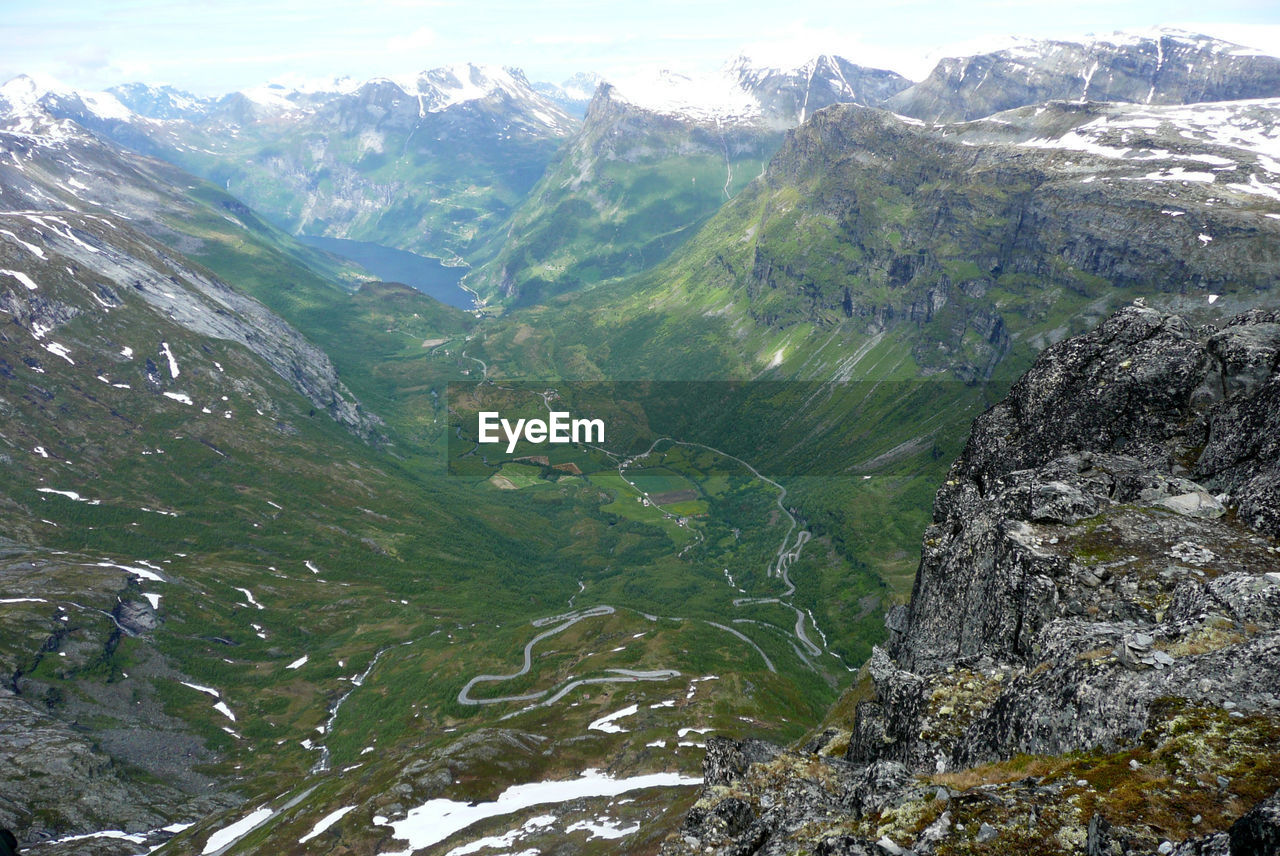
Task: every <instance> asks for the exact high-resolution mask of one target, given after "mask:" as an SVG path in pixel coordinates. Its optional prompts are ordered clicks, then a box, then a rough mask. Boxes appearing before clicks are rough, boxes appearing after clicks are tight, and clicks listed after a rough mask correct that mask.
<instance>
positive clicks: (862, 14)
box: [0, 0, 1280, 94]
mask: <svg viewBox="0 0 1280 856" xmlns="http://www.w3.org/2000/svg"><path fill="white" fill-rule="evenodd" d="M0 21H2V22H3V23H0V44H2V45H3V49H2V50H3V53H2V54H0V79H5V80H7V79H8V78H10V77H12V76H14V75H16V74H20V73H37V74H43V75H47V76H51V77H54V78H57V79H59V80H62V81H63V82H65V83H67V84H69V85H72V86H75V87H80V88H88V89H101V88H106V87H108V86H111V85H114V84H117V83H122V82H125V81H132V80H142V81H146V82H150V83H172V84H174V85H177V86H180V87H182V88H185V89H189V90H192V91H194V92H198V93H201V94H217V93H223V92H228V91H232V90H235V89H241V88H245V87H248V86H253V85H256V84H259V83H262V82H265V81H268V80H290V79H299V78H302V79H306V78H332V77H336V76H343V75H350V76H352V77H356V78H359V79H365V78H369V77H373V76H377V75H396V74H408V73H412V72H416V71H421V70H424V69H428V68H434V67H436V66H439V65H445V64H448V63H455V62H468V61H470V62H477V63H493V64H498V65H509V66H516V67H519V68H522V69H524V70H525V72H526V73H527V74H528V76H529V77H530V79H532V80H549V81H553V82H560V81H561V80H563V79H565V78H566V77H568V76H569V75H570V74H572V73H574V72H576V71H596V72H599V73H602V74H604V75H605V76H606V77H627V76H630V75H632V74H635V73H637V72H638V71H643V70H645V69H651V68H654V67H661V68H673V69H678V70H682V71H700V70H705V69H709V68H712V67H715V66H718V65H720V64H721V63H723V62H724V61H725V60H726V59H728V58H730V57H732V56H734V55H736V54H737V53H739V52H740V51H742V50H743V49H746V50H747V51H748V52H749V53H753V54H756V55H768V56H775V55H781V56H784V57H785V56H789V57H795V58H797V59H798V58H800V57H803V56H806V55H813V54H816V53H820V52H830V53H838V54H840V55H841V56H844V57H846V58H847V59H850V60H852V61H854V62H857V63H860V64H863V65H873V66H880V67H886V68H893V69H894V70H896V71H899V72H901V73H903V74H906V75H907V76H909V77H913V78H916V79H918V78H919V77H921V76H923V75H924V74H925V73H927V71H928V69H929V68H930V67H931V66H932V64H933V61H935V60H936V59H937V58H938V57H939V56H941V55H945V54H948V53H963V52H964V51H965V50H966V49H968V48H973V47H976V46H981V45H982V44H984V43H988V42H990V41H991V40H992V39H995V38H998V37H1002V36H1007V35H1019V36H1032V37H1041V36H1069V35H1073V34H1074V35H1080V34H1084V33H1090V32H1092V33H1110V32H1113V31H1115V30H1118V29H1135V28H1145V27H1152V26H1158V25H1169V26H1180V27H1183V28H1186V29H1192V30H1197V31H1201V32H1207V33H1210V34H1212V35H1217V36H1220V37H1224V38H1228V39H1232V40H1234V41H1240V42H1243V43H1245V44H1249V45H1251V46H1254V47H1259V48H1263V49H1265V50H1267V51H1269V52H1272V53H1276V54H1278V55H1280V2H1276V0H1217V2H1214V3H1212V4H1206V3H1204V2H1203V0H1196V2H1190V0H1141V2H1121V1H1120V0H1070V1H1069V2H1059V3H1052V4H1051V3H1047V2H1044V0H971V2H945V0H878V2H864V0H853V2H850V0H788V2H785V3H783V2H753V0H642V2H589V0H466V2H463V0H383V2H368V3H350V2H348V3H338V2H334V0H198V2H190V0H114V2H111V3H104V2H102V0H46V2H32V0H0Z"/></svg>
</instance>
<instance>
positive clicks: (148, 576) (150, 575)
mask: <svg viewBox="0 0 1280 856" xmlns="http://www.w3.org/2000/svg"><path fill="white" fill-rule="evenodd" d="M42 490H43V488H42ZM56 492H57V493H61V492H62V491H56ZM93 501H94V502H97V501H98V500H96V499H95V500H93ZM97 566H98V567H99V568H119V569H120V570H122V571H128V572H129V573H131V574H133V575H134V576H136V577H141V578H142V579H144V580H150V581H151V582H153V583H165V582H168V580H166V579H165V578H164V577H162V576H160V575H159V574H157V573H155V572H154V571H148V570H146V569H145V568H135V567H134V566H133V565H117V564H116V563H115V562H98V565H97Z"/></svg>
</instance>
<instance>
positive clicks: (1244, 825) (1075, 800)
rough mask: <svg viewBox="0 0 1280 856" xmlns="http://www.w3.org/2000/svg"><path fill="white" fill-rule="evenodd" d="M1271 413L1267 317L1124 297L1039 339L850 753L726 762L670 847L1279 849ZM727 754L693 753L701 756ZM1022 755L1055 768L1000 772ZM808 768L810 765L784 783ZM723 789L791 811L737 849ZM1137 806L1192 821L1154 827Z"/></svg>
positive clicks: (901, 623)
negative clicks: (1247, 763)
mask: <svg viewBox="0 0 1280 856" xmlns="http://www.w3.org/2000/svg"><path fill="white" fill-rule="evenodd" d="M1277 426H1280V324H1278V323H1277V315H1276V313H1273V312H1264V311H1254V312H1250V313H1248V314H1246V315H1243V316H1240V317H1238V318H1236V319H1234V320H1232V321H1231V322H1230V323H1229V324H1227V325H1226V326H1225V327H1224V328H1223V329H1221V330H1217V329H1213V328H1203V329H1199V330H1197V329H1193V328H1192V327H1191V326H1190V325H1188V324H1187V323H1186V322H1185V321H1183V320H1182V319H1181V318H1179V317H1177V316H1172V315H1165V314H1162V313H1159V312H1155V311H1153V310H1150V309H1147V308H1145V307H1142V306H1132V307H1129V308H1126V309H1124V310H1122V311H1120V312H1119V313H1117V314H1116V315H1114V316H1113V317H1112V318H1110V319H1109V320H1107V321H1106V322H1104V323H1103V324H1102V325H1101V326H1099V327H1098V328H1097V329H1096V330H1094V331H1093V332H1091V333H1088V334H1085V335H1081V336H1078V337H1076V338H1073V339H1069V340H1066V341H1064V342H1061V343H1059V344H1058V345H1056V346H1053V347H1051V348H1050V349H1048V350H1047V351H1046V352H1045V353H1044V354H1043V355H1042V356H1041V357H1040V359H1039V360H1037V362H1036V363H1035V365H1034V366H1033V367H1032V368H1031V369H1030V370H1029V371H1028V372H1027V373H1026V375H1025V376H1024V377H1023V378H1022V379H1021V380H1019V381H1018V382H1017V383H1016V384H1015V385H1014V386H1013V388H1012V389H1011V391H1010V393H1009V395H1008V396H1007V397H1006V399H1005V400H1004V401H1002V402H1001V403H1000V404H998V405H996V406H995V407H993V408H991V409H990V410H989V411H988V412H986V413H985V414H983V415H982V416H980V417H979V418H978V419H977V420H976V421H975V423H974V427H973V431H972V435H971V437H970V439H969V442H968V444H967V446H966V447H965V450H964V452H963V454H962V455H961V456H960V458H959V459H958V460H957V461H956V462H955V463H954V464H953V465H952V467H951V470H950V472H949V473H948V478H947V480H946V483H945V484H944V485H943V486H942V488H941V489H940V490H939V491H938V494H937V497H936V500H935V507H934V520H933V524H932V525H931V526H930V527H929V529H928V530H927V531H926V533H925V537H924V549H923V554H922V559H921V563H920V569H919V572H918V575H917V578H916V583H915V588H914V591H913V593H912V598H911V604H910V607H909V608H908V609H906V610H902V609H898V610H895V611H893V612H891V613H890V615H889V616H888V617H887V624H888V626H889V630H890V634H889V640H888V643H887V645H886V647H885V648H883V649H881V648H877V649H876V650H875V652H874V653H873V655H872V657H871V659H870V661H869V663H868V665H867V668H866V675H867V680H868V682H869V683H870V684H871V687H872V688H873V691H872V693H871V695H872V697H871V698H869V699H867V700H865V701H862V702H861V703H859V704H858V706H857V708H856V716H855V718H854V721H853V722H851V723H849V724H848V725H849V727H850V732H851V733H850V735H849V741H848V750H847V753H846V754H845V756H844V758H840V759H836V758H826V757H822V756H820V755H819V756H814V755H812V754H805V753H786V752H784V753H779V754H777V755H775V756H772V757H770V756H769V754H768V753H765V752H760V751H759V750H753V754H754V755H755V756H756V757H759V758H761V760H760V761H759V762H756V763H754V764H750V765H748V767H747V769H746V770H745V771H743V772H742V773H740V774H736V775H731V776H727V777H726V776H725V775H724V774H723V773H719V772H718V773H717V775H716V776H715V777H714V780H713V777H712V776H710V775H709V776H708V785H709V790H708V792H707V794H706V795H705V796H704V798H703V799H702V800H701V801H700V802H699V803H698V808H697V809H696V810H695V813H694V814H691V815H690V818H689V821H688V822H687V823H686V826H685V828H684V829H683V830H682V833H681V834H682V837H681V838H680V839H679V840H678V841H675V840H673V843H669V846H668V849H667V851H666V852H667V853H668V854H674V853H680V852H687V851H685V850H683V849H682V846H681V845H680V842H685V844H688V842H689V841H697V842H698V843H699V846H700V847H702V846H705V845H707V844H711V845H712V850H713V852H744V853H750V852H760V853H773V852H778V853H783V852H787V853H790V852H825V851H820V850H819V849H818V845H817V844H816V843H815V842H816V841H817V840H818V838H821V830H822V829H824V828H835V827H838V826H840V825H841V824H843V826H844V834H846V835H848V834H850V833H851V832H852V833H856V834H854V838H855V839H857V840H858V843H857V844H856V846H857V847H865V848H872V847H873V846H874V847H875V848H879V849H878V850H872V849H868V852H882V853H883V852H890V853H892V852H899V851H901V852H906V851H907V850H911V851H912V852H915V853H927V852H933V850H934V849H935V848H936V847H938V846H939V845H940V844H941V843H942V842H946V844H947V852H969V849H970V848H978V849H979V850H980V849H981V848H982V847H983V846H987V845H990V846H995V845H996V844H999V845H1000V846H1001V847H1005V848H1013V849H1012V850H1010V852H1018V848H1019V847H1021V846H1030V842H1031V841H1032V840H1035V839H1037V836H1038V837H1040V838H1044V837H1045V834H1044V833H1043V832H1042V831H1040V829H1041V825H1042V824H1045V823H1049V824H1054V825H1055V826H1054V828H1053V829H1051V830H1050V832H1051V833H1052V835H1050V836H1049V839H1050V843H1049V844H1047V845H1045V846H1047V847H1048V848H1049V849H1047V850H1044V851H1043V852H1064V853H1067V852H1090V853H1093V852H1097V853H1107V854H1126V853H1134V854H1136V853H1144V854H1146V853H1153V852H1157V851H1158V852H1161V853H1171V852H1177V853H1226V852H1228V850H1227V849H1226V848H1227V838H1228V831H1229V834H1230V851H1229V852H1231V853H1233V854H1234V853H1237V852H1239V853H1266V852H1272V853H1274V852H1275V850H1274V843H1269V842H1273V841H1274V838H1268V836H1274V835H1275V834H1276V829H1277V812H1276V806H1277V805H1280V803H1276V799H1277V798H1278V797H1275V796H1271V794H1273V792H1274V791H1275V787H1276V784H1277V781H1276V771H1277V770H1280V755H1277V753H1276V750H1275V748H1274V746H1269V745H1268V744H1267V741H1269V740H1272V739H1273V737H1274V736H1275V735H1277V734H1280V699H1278V698H1277V696H1276V694H1275V693H1276V687H1277V686H1280V547H1277V543H1276V542H1277V538H1278V537H1280V520H1278V519H1277V517H1276V513H1277V512H1276V509H1277V508H1280V492H1278V486H1280V431H1277ZM1264 734H1265V735H1271V736H1268V737H1261V735H1264ZM1259 740H1261V741H1262V742H1258V741H1259ZM825 742H827V741H824V743H825ZM1215 746H1216V747H1218V748H1216V749H1215V748H1213V747H1215ZM1069 753H1074V754H1069ZM1231 753H1236V754H1237V755H1239V754H1240V753H1244V754H1249V753H1257V757H1256V759H1255V760H1254V761H1251V764H1254V765H1255V766H1252V767H1250V768H1249V769H1244V768H1241V767H1238V766H1235V765H1234V763H1233V762H1232V760H1231V758H1232V757H1234V756H1233V755H1232V754H1231ZM742 754H743V750H742V749H735V750H733V751H729V750H727V749H726V748H725V747H724V746H720V745H718V744H717V745H715V746H714V747H713V746H712V745H711V744H709V745H708V769H714V770H717V771H719V770H721V769H722V768H725V765H726V763H728V762H729V761H731V760H732V759H740V758H741V757H742ZM1017 758H1041V759H1045V760H1044V761H1042V762H1040V763H1039V767H1035V766H1034V765H1032V769H1033V770H1038V772H1036V773H1035V774H1033V775H1027V776H1025V777H1024V778H1019V777H1017V776H1008V775H1007V774H1003V773H1001V772H999V771H1000V770H1003V769H1004V766H1002V765H1010V764H1014V765H1015V767H1014V769H1016V768H1017V766H1016V763H1015V759H1017ZM800 759H804V762H805V763H807V764H808V772H806V773H799V774H797V773H794V772H788V771H789V770H797V769H801V768H803V767H804V764H802V763H801V760H800ZM1049 759H1059V760H1057V761H1051V760H1049ZM1067 759H1070V760H1067ZM1019 763H1024V764H1025V763H1027V762H1019ZM1055 764H1056V766H1055ZM1160 765H1163V766H1160ZM738 766H740V764H738V765H734V764H732V763H729V764H728V768H729V769H732V770H736V769H737V768H738ZM1149 767H1159V769H1151V770H1150V771H1149ZM814 770H819V771H820V772H814ZM1102 770H1110V771H1113V772H1107V773H1106V775H1105V778H1104V776H1103V774H1102V772H1101V771H1102ZM1164 770H1172V771H1175V772H1173V773H1165V772H1163V771H1164ZM1193 770H1194V771H1195V772H1194V773H1193V772H1191V771H1193ZM765 771H768V772H767V773H766V772H765ZM797 775H798V776H799V777H800V778H802V779H804V782H797V781H795V777H796V776H797ZM1166 775H1167V776H1169V777H1170V778H1169V781H1168V783H1166V782H1165V780H1164V778H1163V777H1164V776H1166ZM948 776H951V777H952V778H947V777H948ZM771 777H772V778H771ZM766 781H773V782H775V784H773V785H772V786H771V787H770V786H766V787H761V786H760V783H762V782H766ZM953 782H961V783H963V785H962V787H961V788H960V789H959V790H958V791H957V790H955V789H954V788H952V789H949V788H948V787H939V783H942V784H943V785H946V784H947V783H953ZM975 782H976V784H975ZM1131 789H1136V790H1131ZM724 796H734V797H735V798H737V799H740V800H745V801H746V803H747V805H746V808H745V809H739V810H738V812H737V813H742V812H744V811H750V812H754V813H755V816H756V820H755V821H753V822H754V823H756V824H757V825H759V824H760V823H765V822H766V820H767V818H766V815H765V814H764V813H762V812H761V811H760V810H759V807H760V806H763V805H765V804H766V803H768V804H769V805H770V806H772V807H773V808H771V809H770V810H771V811H773V813H774V814H773V815H770V817H773V816H777V817H779V818H785V820H786V822H785V823H784V824H782V825H781V826H772V827H768V828H767V829H765V830H764V831H763V833H762V832H760V831H759V830H757V832H756V833H753V834H755V835H756V836H757V837H760V840H761V841H765V842H767V845H765V846H761V847H758V848H756V849H746V850H737V851H735V850H732V848H731V846H730V844H729V843H725V842H726V833H725V830H723V829H719V828H716V829H711V828H710V827H707V826H706V824H705V822H704V821H703V820H700V819H701V818H706V817H711V816H713V815H714V814H715V810H716V806H717V800H718V798H722V797H724ZM1264 797H1269V798H1268V799H1266V800H1265V801H1263V802H1261V803H1258V800H1260V799H1263V798H1264ZM1161 800H1164V801H1166V803H1160V801H1161ZM1085 801H1087V804H1088V805H1090V806H1093V807H1094V811H1093V815H1092V817H1090V816H1089V815H1088V814H1085V813H1083V812H1081V811H1080V810H1079V809H1078V806H1079V805H1081V804H1082V803H1083V802H1085ZM1202 801H1203V802H1202ZM1147 802H1150V804H1151V805H1161V804H1167V805H1169V806H1170V808H1169V810H1170V811H1173V812H1175V813H1180V812H1183V811H1185V813H1186V815H1187V816H1188V817H1189V816H1190V815H1192V814H1195V815H1196V820H1195V822H1194V824H1190V825H1183V826H1177V825H1171V826H1172V828H1174V829H1179V830H1181V834H1168V835H1165V834H1164V833H1161V835H1156V833H1155V832H1153V827H1152V826H1150V825H1149V824H1147V823H1145V822H1140V821H1141V818H1142V817H1144V816H1145V815H1144V814H1143V812H1146V811H1148V810H1152V811H1154V810H1155V809H1146V808H1144V809H1141V810H1139V809H1135V808H1134V806H1135V805H1146V804H1147ZM1193 803H1194V804H1195V805H1196V806H1205V808H1203V809H1198V810H1199V811H1204V814H1205V815H1206V816H1207V815H1208V814H1209V813H1210V811H1213V812H1216V814H1215V819H1214V820H1213V821H1211V822H1210V821H1207V820H1206V821H1203V822H1202V819H1201V816H1200V814H1198V813H1196V811H1193V810H1191V808H1190V806H1191V805H1192V804H1193ZM1254 803H1258V804H1257V806H1256V807H1252V806H1253V804H1254ZM1224 805H1226V806H1228V807H1227V808H1224V807H1223V806H1224ZM1231 805H1234V806H1237V807H1236V808H1234V809H1233V808H1230V807H1229V806H1231ZM779 806H785V811H783V812H782V813H781V814H779V811H780V809H779V808H778V807H779ZM837 806H839V807H841V808H842V810H843V813H841V811H839V810H837V808H836V807H837ZM931 806H932V807H931ZM975 806H977V807H976V808H975ZM1064 806H1069V807H1070V808H1069V809H1064V808H1063V807H1064ZM944 808H945V813H944V811H943V809H944ZM1135 812H1136V814H1135ZM833 817H839V818H841V819H840V820H839V821H838V822H834V821H832V818H833ZM944 819H945V822H944ZM1182 823H1183V824H1187V823H1188V821H1187V820H1183V821H1182ZM1233 823H1234V825H1232V824H1233ZM859 824H861V825H859ZM851 826H852V829H850V828H849V827H851ZM1215 826H1216V828H1215ZM1228 827H1229V830H1228ZM704 829H705V830H706V834H705V835H704V833H703V830H704ZM881 830H884V831H886V832H887V833H888V835H887V839H886V840H884V841H881V840H879V838H880V837H883V836H881V835H877V834H876V833H879V832H880V831H881ZM761 836H762V837H761ZM859 836H860V837H859ZM1161 836H1163V837H1161ZM730 839H731V837H730ZM851 840H852V839H851ZM1237 841H1239V842H1240V843H1237ZM1246 841H1247V843H1245V842H1246ZM1019 842H1022V843H1021V844H1020V843H1019ZM735 846H736V845H735ZM842 846H843V845H842ZM849 846H854V845H853V844H850V845H849ZM689 847H690V849H696V848H693V846H692V845H689ZM1268 847H1271V848H1272V849H1271V850H1268V849H1267V848H1268ZM895 848H897V849H895ZM840 852H843V851H840ZM848 852H858V851H856V850H850V851H848ZM974 852H977V851H976V850H975V851H974ZM1037 852H1040V851H1037Z"/></svg>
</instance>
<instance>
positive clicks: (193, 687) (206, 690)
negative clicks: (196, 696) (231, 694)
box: [179, 681, 222, 698]
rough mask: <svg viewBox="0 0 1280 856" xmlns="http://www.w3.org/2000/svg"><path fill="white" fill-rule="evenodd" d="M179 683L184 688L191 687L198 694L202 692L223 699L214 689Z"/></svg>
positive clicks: (183, 682) (185, 682) (184, 682)
mask: <svg viewBox="0 0 1280 856" xmlns="http://www.w3.org/2000/svg"><path fill="white" fill-rule="evenodd" d="M179 683H181V684H182V685H183V686H184V687H191V689H193V690H195V691H196V692H201V693H204V694H205V695H211V696H213V697H214V698H222V693H220V692H218V691H217V690H215V689H214V688H213V687H206V686H201V685H200V684H193V683H189V682H187V681H179Z"/></svg>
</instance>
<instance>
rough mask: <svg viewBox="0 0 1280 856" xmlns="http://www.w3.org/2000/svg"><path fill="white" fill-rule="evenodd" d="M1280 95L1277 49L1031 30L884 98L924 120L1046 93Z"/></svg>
mask: <svg viewBox="0 0 1280 856" xmlns="http://www.w3.org/2000/svg"><path fill="white" fill-rule="evenodd" d="M1277 95H1280V58H1276V57H1272V56H1267V55H1265V54H1263V53H1261V52H1259V51H1255V50H1252V49H1250V48H1245V47H1242V46H1240V45H1235V44H1231V43H1229V42H1223V41H1220V40H1217V39H1213V38H1210V37H1208V36H1203V35H1198V34H1194V33H1185V32H1181V31H1177V30H1156V31H1152V32H1148V33H1132V34H1126V33H1116V34H1113V35H1111V36H1104V37H1096V38H1093V39H1091V40H1088V41H1082V42H1071V41H1053V40H1044V41H1040V40H1027V41H1025V42H1021V43H1019V44H1017V45H1015V46H1012V47H1008V48H1005V49H1002V50H996V51H991V52H989V53H983V54H978V55H975V56H968V57H952V58H948V59H944V60H942V61H941V62H939V63H938V65H937V66H936V67H935V68H934V70H933V71H932V72H931V73H930V75H929V76H928V77H927V78H926V79H925V80H923V81H921V82H920V83H918V84H916V85H915V86H913V87H911V88H910V89H908V90H906V91H904V92H902V93H900V94H898V95H896V96H894V97H893V98H891V99H890V100H889V102H888V106H889V107H890V108H891V109H893V110H896V111H897V112H899V113H902V114H904V115H908V116H914V117H916V118H919V119H924V120H926V121H953V120H960V119H977V118H981V117H983V116H989V115H991V114H992V113H997V112H1000V111H1002V110H1009V109H1012V108H1014V107H1021V106H1025V105H1028V104H1039V103H1042V102H1045V101H1055V100H1069V101H1127V102H1134V103H1140V104H1191V103H1197V102H1204V101H1228V100H1238V99H1245V98H1273V97H1276V96H1277Z"/></svg>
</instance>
